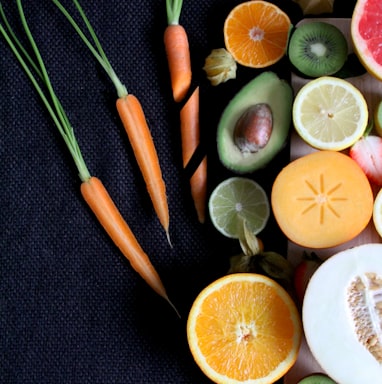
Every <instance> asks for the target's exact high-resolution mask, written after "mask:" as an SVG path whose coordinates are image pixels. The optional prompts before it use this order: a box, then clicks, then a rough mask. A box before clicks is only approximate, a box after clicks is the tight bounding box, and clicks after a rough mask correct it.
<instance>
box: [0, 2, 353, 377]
mask: <svg viewBox="0 0 382 384" xmlns="http://www.w3.org/2000/svg"><path fill="white" fill-rule="evenodd" d="M238 3H239V1H223V0H184V4H183V10H182V14H181V18H180V20H181V23H182V24H183V25H184V27H185V28H186V30H187V33H188V37H189V43H190V50H191V55H192V66H193V85H192V86H193V87H194V86H196V85H200V92H201V107H200V108H201V110H200V124H201V132H202V133H201V135H202V146H201V149H202V150H204V151H205V153H207V156H208V174H209V176H208V177H209V179H208V192H209V193H210V192H211V190H212V189H213V188H214V187H215V186H216V185H217V184H218V183H219V182H220V181H222V180H224V179H225V178H227V177H229V176H233V174H232V173H230V172H229V171H227V170H226V169H224V168H223V167H222V165H221V164H220V162H219V159H218V156H217V153H216V126H217V123H218V121H219V117H220V115H221V113H222V111H223V109H224V107H225V105H226V104H227V102H228V101H229V100H230V99H231V98H232V97H233V96H234V94H235V93H236V92H237V91H238V90H239V89H240V88H241V87H242V86H243V85H244V84H245V83H246V82H248V81H249V80H250V79H252V78H253V77H254V76H255V75H256V74H258V73H259V71H258V70H254V69H248V68H243V67H240V66H239V68H238V73H237V79H235V80H230V81H229V82H227V83H225V84H222V85H219V86H218V87H212V86H211V85H210V84H209V82H208V80H207V79H206V77H205V73H204V71H203V70H202V67H203V65H204V59H205V57H206V56H207V55H208V54H209V53H210V51H211V49H212V48H220V47H222V46H223V44H224V42H223V35H222V25H223V20H224V17H225V16H226V15H227V13H228V11H229V10H230V9H231V8H232V7H233V6H234V5H236V4H238ZM343 3H344V4H341V5H339V6H338V7H337V10H336V11H335V15H338V16H349V15H351V13H350V10H351V8H352V6H353V2H347V1H346V2H343ZM63 4H64V5H65V6H66V7H67V8H68V9H69V10H70V11H71V12H72V14H73V15H74V17H75V19H76V20H80V19H79V18H78V14H77V13H76V11H75V9H74V7H73V4H72V2H71V1H70V0H63ZM81 4H82V6H83V8H84V10H85V12H86V13H87V15H88V17H89V19H90V21H91V23H92V25H93V26H94V28H95V30H96V33H97V34H98V36H99V38H100V40H101V43H102V45H103V48H104V50H105V52H106V54H107V56H108V58H109V60H110V62H111V63H112V65H113V67H114V69H115V72H116V73H117V75H118V76H119V77H120V79H121V81H122V82H123V83H124V84H125V85H126V87H127V90H128V92H130V93H132V94H134V95H136V96H137V97H138V98H139V100H140V101H141V103H142V106H143V109H144V111H145V114H146V118H147V121H148V124H149V126H150V129H151V132H152V135H153V139H154V142H155V144H156V148H157V151H158V155H159V159H160V163H161V166H162V171H163V177H164V180H165V182H166V185H167V195H168V201H169V210H170V222H171V223H170V235H171V240H172V243H173V247H172V248H171V247H170V246H169V244H168V242H167V239H166V236H165V233H164V231H163V229H162V228H161V226H160V224H159V221H158V219H157V218H156V216H155V213H154V211H153V208H152V205H151V202H150V199H149V197H148V194H147V192H146V187H145V185H144V182H143V179H142V176H141V174H140V172H139V170H138V167H137V164H136V161H135V158H134V154H133V152H132V149H131V147H130V145H129V141H128V139H127V136H126V134H125V132H124V129H123V127H122V125H121V122H120V120H119V118H118V115H117V112H116V108H115V101H116V97H117V96H116V92H115V89H114V87H113V84H112V83H111V81H110V80H109V78H108V77H107V76H106V74H105V72H104V71H103V69H102V68H101V67H100V65H99V64H98V63H97V62H96V61H95V59H94V58H93V56H92V55H91V54H90V52H89V51H88V49H87V48H86V47H85V45H84V44H83V42H82V41H81V40H80V38H79V37H78V36H77V35H76V34H75V32H74V30H73V29H72V27H71V26H70V25H69V24H68V22H67V21H66V20H65V19H64V17H63V15H62V14H61V13H60V12H59V11H58V10H57V8H56V7H55V6H54V5H53V3H51V2H50V1H45V0H44V1H41V0H40V1H39V0H33V1H24V10H25V13H26V17H27V20H28V23H29V26H30V29H31V31H32V32H33V34H34V37H35V40H36V42H37V44H38V46H39V48H40V52H41V55H42V56H43V58H44V60H45V63H46V67H47V70H48V72H49V74H50V77H51V80H52V83H53V86H54V88H55V90H56V93H57V94H58V96H59V97H60V99H61V101H62V104H63V106H64V108H65V110H66V111H67V113H68V115H69V118H70V120H71V123H72V125H73V127H74V131H75V134H76V136H77V139H78V142H79V145H80V147H81V150H82V153H83V156H84V159H85V161H86V163H87V165H88V168H89V170H90V172H91V174H92V175H95V176H98V177H99V178H100V179H101V180H102V181H103V183H104V184H105V186H106V188H107V189H108V191H109V192H110V195H111V196H112V198H113V199H114V201H115V203H116V204H117V206H118V207H119V209H120V210H121V212H122V214H123V216H124V217H125V219H126V221H127V222H128V224H129V225H130V227H131V229H132V230H133V232H134V233H135V235H136V237H137V238H138V240H139V242H140V244H141V245H142V247H143V249H144V250H145V251H146V252H147V254H148V255H149V256H150V258H151V261H152V263H153V264H154V266H155V267H156V269H157V270H158V272H159V274H160V276H161V278H162V281H163V283H164V285H165V287H166V289H167V292H168V295H169V297H170V298H171V300H172V301H173V303H174V304H175V305H176V307H177V308H178V310H179V312H180V314H181V318H180V319H179V318H178V317H177V316H176V314H175V312H174V311H173V309H172V308H171V307H170V306H169V305H168V304H167V303H166V301H165V300H163V299H162V298H161V297H159V296H158V295H156V294H155V293H154V292H153V291H152V290H151V289H150V288H149V287H148V285H147V284H146V283H145V282H144V281H143V280H142V279H141V278H140V277H139V276H138V274H137V273H136V272H135V271H134V270H133V269H132V268H131V267H130V264H129V262H128V261H127V260H126V259H125V258H124V257H123V256H122V255H121V253H120V252H119V251H118V249H117V248H116V247H115V245H114V244H113V243H112V241H111V240H110V239H109V238H108V236H107V235H106V234H105V232H104V230H103V229H102V227H101V226H100V225H99V223H98V222H97V220H96V219H95V217H94V216H93V213H92V212H91V211H90V210H89V208H88V207H87V205H86V203H85V202H84V201H83V199H82V197H81V195H80V191H79V187H80V180H79V178H78V175H77V170H76V168H75V166H74V163H73V160H72V158H71V157H70V155H69V152H68V150H67V148H66V146H65V144H64V142H63V140H62V138H61V136H60V135H59V133H58V131H57V129H56V127H55V126H54V124H53V122H52V119H51V117H50V116H49V114H48V113H47V111H46V109H45V108H44V106H43V104H42V102H41V100H40V98H39V97H38V95H37V93H36V92H35V91H34V89H33V87H32V86H31V83H30V82H29V80H28V79H27V77H26V75H25V73H24V72H23V71H22V69H21V68H20V66H19V65H18V63H17V62H16V60H15V58H14V56H13V55H12V53H11V51H10V50H9V49H8V47H7V45H6V44H5V42H4V40H3V39H2V38H0V53H1V54H0V80H1V86H0V127H1V135H0V180H1V192H0V257H1V260H0V382H1V383H4V384H16V383H17V384H29V383H31V384H32V383H33V384H50V383H55V384H61V383H79V384H80V383H81V384H85V383H92V384H96V383H100V384H118V383H121V384H122V383H163V384H165V383H177V384H180V383H185V384H186V383H187V384H191V383H208V382H209V380H208V379H207V377H205V376H204V375H203V373H202V372H201V371H200V369H199V368H198V367H197V365H196V364H195V363H194V361H193V358H192V356H191V354H190V352H189V348H188V344H187V339H186V321H187V315H188V311H189V309H190V307H191V305H192V302H193V300H194V299H195V298H196V296H197V294H198V293H199V292H200V291H201V289H203V288H204V287H205V286H206V285H207V284H209V283H210V282H212V281H213V280H214V279H216V278H218V277H221V276H223V275H224V274H225V273H226V272H227V270H228V268H229V258H230V256H233V255H234V254H236V253H239V252H240V248H239V244H238V242H237V241H236V240H231V239H227V238H224V237H223V236H222V235H220V234H218V233H217V231H216V230H215V229H214V228H213V227H212V225H211V223H210V221H209V218H208V214H207V220H206V223H205V224H203V225H202V224H200V223H199V222H198V221H197V218H196V214H195V210H194V206H193V202H192V199H191V197H190V193H189V180H188V176H189V174H188V173H187V172H185V171H184V170H183V168H182V160H181V146H180V131H179V109H180V106H181V105H177V104H176V103H175V102H174V101H173V100H172V94H171V89H170V82H169V75H168V69H167V61H166V57H165V52H164V46H163V32H164V29H165V27H166V22H167V21H166V11H165V1H164V0H141V1H130V0H124V1H116V0H109V1H97V0H94V1H89V0H82V3H81ZM278 4H279V5H280V6H281V7H283V8H284V9H285V10H286V11H287V12H288V13H289V14H290V16H291V19H292V22H293V23H295V22H297V21H298V20H299V19H301V18H302V14H301V12H300V10H299V8H298V7H297V6H296V4H294V3H293V2H292V1H289V0H283V1H280V2H279V3H278ZM2 5H3V7H4V10H5V12H6V14H7V16H8V18H9V21H10V23H11V24H12V26H13V27H14V29H15V32H16V33H17V34H18V36H20V37H21V39H22V40H23V41H24V42H25V41H26V40H25V37H24V35H22V28H21V25H20V22H19V19H18V13H17V8H16V4H15V1H13V0H12V1H11V0H7V1H2ZM346 12H348V13H346ZM80 24H81V23H80ZM271 69H272V70H274V71H276V72H277V73H279V74H280V76H282V77H284V78H286V79H288V78H289V67H288V64H287V61H286V60H282V61H281V62H280V63H278V64H277V65H275V66H274V67H272V68H271ZM287 161H288V148H287V146H286V148H285V149H284V150H283V151H282V152H281V153H280V154H279V155H278V156H277V158H276V159H275V160H274V161H273V162H272V165H271V166H269V167H267V168H266V169H264V170H261V171H258V172H256V173H254V174H253V175H250V176H249V177H252V178H253V179H254V180H256V181H257V182H259V183H260V184H261V185H262V186H263V187H264V188H265V189H266V190H267V192H268V193H269V192H270V189H271V185H272V181H273V180H274V178H275V176H276V175H277V173H278V172H279V170H280V169H281V167H282V166H283V165H284V164H285V163H286V162H287ZM261 237H262V239H263V241H264V243H265V244H266V245H267V247H268V249H272V250H274V251H279V252H284V253H285V246H286V240H285V238H284V237H283V236H282V235H281V233H280V232H279V230H278V228H277V226H276V225H275V222H274V220H273V218H272V217H271V219H270V222H269V224H268V226H267V228H266V229H265V230H264V232H263V233H262V235H261Z"/></svg>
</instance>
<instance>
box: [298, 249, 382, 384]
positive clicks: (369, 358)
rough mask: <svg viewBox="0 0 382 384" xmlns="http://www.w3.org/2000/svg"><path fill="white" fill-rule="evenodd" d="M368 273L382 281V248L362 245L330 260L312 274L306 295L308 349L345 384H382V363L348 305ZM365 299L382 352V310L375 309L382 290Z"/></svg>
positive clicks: (326, 369) (381, 299)
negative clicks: (363, 337) (366, 343)
mask: <svg viewBox="0 0 382 384" xmlns="http://www.w3.org/2000/svg"><path fill="white" fill-rule="evenodd" d="M367 273H375V274H376V275H377V276H378V277H379V278H380V279H382V244H379V243H378V244H364V245H359V246H356V247H354V248H350V249H348V250H345V251H341V252H339V253H337V254H335V255H334V256H332V257H330V258H329V259H328V260H326V261H325V262H324V263H323V264H322V265H321V266H320V267H319V268H318V269H317V271H316V272H315V273H314V274H313V276H312V278H311V280H310V282H309V284H308V287H307V290H306V293H305V298H304V302H303V309H302V316H303V317H302V319H303V326H304V332H305V336H306V340H307V343H308V346H309V348H310V350H311V352H312V354H313V356H314V357H315V358H316V360H317V362H318V363H319V364H320V365H321V367H322V368H323V370H324V371H325V372H326V373H327V374H328V375H329V376H330V377H331V378H332V379H333V380H335V381H336V382H338V383H342V384H361V383H382V361H378V359H377V358H376V357H375V356H373V354H372V353H371V352H370V350H369V349H368V348H367V347H366V346H364V345H363V344H362V343H361V342H360V341H359V338H358V335H357V333H356V332H355V328H354V324H355V322H354V317H355V315H354V314H352V313H351V310H350V308H351V306H350V305H349V302H348V298H349V294H348V288H349V286H350V285H351V282H353V281H354V280H355V279H356V278H357V276H360V277H361V276H363V278H364V277H365V275H366V274H367ZM381 281H382V280H381ZM353 297H354V296H353ZM364 297H366V298H367V300H368V302H369V303H370V306H368V308H369V309H368V311H369V313H370V314H371V318H373V320H372V324H373V327H374V332H375V334H376V335H377V336H378V337H379V341H378V342H379V343H380V344H379V347H380V348H382V330H381V328H382V313H381V312H382V310H381V309H380V310H379V311H378V310H377V309H376V308H374V305H376V304H377V303H378V302H379V305H381V302H382V287H381V286H379V288H377V289H375V290H374V291H368V292H367V293H366V295H365V296H364ZM381 359H382V357H381Z"/></svg>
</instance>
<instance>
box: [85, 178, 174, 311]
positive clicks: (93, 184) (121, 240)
mask: <svg viewBox="0 0 382 384" xmlns="http://www.w3.org/2000/svg"><path fill="white" fill-rule="evenodd" d="M81 193H82V196H83V198H84V200H85V201H86V202H87V204H88V206H89V207H90V209H91V210H92V211H93V213H94V214H95V216H96V217H97V219H98V221H99V222H100V223H101V224H102V226H103V228H104V229H105V231H106V232H107V234H108V235H109V236H110V238H111V239H113V241H114V244H115V245H116V246H117V247H118V248H119V249H120V250H121V252H122V254H123V255H124V256H126V258H127V259H128V260H129V261H130V264H131V266H132V267H133V268H134V269H135V271H136V272H138V273H139V274H140V275H141V277H142V278H143V279H144V280H145V281H146V282H147V283H148V284H149V286H150V287H151V288H152V289H153V290H154V291H155V292H156V293H157V294H158V295H160V296H162V297H163V298H164V299H166V300H167V301H168V302H169V303H170V305H171V306H172V307H173V308H174V309H175V307H174V305H173V304H172V303H171V301H170V299H169V298H168V296H167V293H166V290H165V288H164V286H163V284H162V281H161V279H160V277H159V275H158V272H157V271H156V270H155V268H154V266H153V265H152V264H151V262H150V259H149V257H148V256H147V254H146V253H145V252H144V251H143V249H142V248H141V246H140V245H139V243H138V241H137V239H136V237H135V236H134V234H133V232H132V231H131V229H130V227H129V226H128V225H127V223H126V221H125V220H124V219H123V217H122V216H121V214H120V212H119V210H118V209H117V207H116V206H115V204H114V202H113V200H112V198H111V197H110V195H109V193H108V192H107V190H106V188H105V187H104V185H103V183H102V182H101V180H99V179H98V178H97V177H95V176H92V177H90V178H89V179H86V180H85V181H83V182H82V184H81ZM175 310H176V309H175Z"/></svg>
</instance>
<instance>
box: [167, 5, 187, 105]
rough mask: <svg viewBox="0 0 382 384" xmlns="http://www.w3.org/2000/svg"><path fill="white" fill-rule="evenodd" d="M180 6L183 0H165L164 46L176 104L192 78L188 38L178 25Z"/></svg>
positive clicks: (184, 94) (185, 92)
mask: <svg viewBox="0 0 382 384" xmlns="http://www.w3.org/2000/svg"><path fill="white" fill-rule="evenodd" d="M182 5H183V0H166V12H167V24H168V25H167V27H166V29H165V31H164V46H165V50H166V55H167V62H168V67H169V72H170V79H171V86H172V92H173V97H174V100H175V101H176V102H179V101H181V100H183V99H184V97H185V96H186V94H187V92H188V90H189V88H190V85H191V78H192V71H191V58H190V47H189V44H188V37H187V33H186V31H185V29H184V27H183V26H182V25H181V24H179V18H180V13H181V9H182Z"/></svg>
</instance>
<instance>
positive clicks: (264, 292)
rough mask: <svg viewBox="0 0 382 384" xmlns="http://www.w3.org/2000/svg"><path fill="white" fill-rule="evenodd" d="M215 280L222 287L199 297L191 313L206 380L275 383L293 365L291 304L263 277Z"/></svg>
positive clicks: (296, 335)
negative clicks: (223, 282) (208, 378)
mask: <svg viewBox="0 0 382 384" xmlns="http://www.w3.org/2000/svg"><path fill="white" fill-rule="evenodd" d="M246 276H248V277H246ZM220 280H221V281H223V280H225V281H227V282H226V283H225V284H223V285H221V286H217V287H216V288H215V289H213V290H212V291H210V292H209V293H208V294H207V295H204V294H203V293H202V294H201V295H200V296H203V297H202V298H200V297H198V298H197V299H196V301H195V303H194V305H193V308H192V309H191V312H190V318H189V321H188V338H189V343H190V347H191V351H192V352H193V355H194V358H195V360H196V361H197V362H198V364H199V365H200V367H201V369H202V370H203V371H204V372H205V373H206V374H207V375H211V372H213V373H212V376H210V377H211V378H212V379H213V380H214V381H215V380H216V381H215V382H219V383H223V382H224V383H231V382H241V381H243V382H246V381H247V380H248V381H249V380H264V381H261V382H264V383H266V382H269V383H272V382H274V381H276V380H277V379H278V378H280V377H282V376H283V375H284V374H285V372H286V371H287V370H288V369H289V368H290V367H291V366H292V364H293V363H294V362H295V360H296V358H297V353H298V349H299V345H300V340H301V332H302V328H301V322H300V318H299V313H298V311H297V309H296V307H295V304H294V302H293V300H292V299H291V298H290V297H289V295H288V294H286V292H285V291H284V290H283V288H281V287H280V286H279V285H278V284H277V283H275V282H274V281H272V280H271V279H269V278H267V277H265V276H261V275H256V274H246V273H240V274H236V275H235V274H233V275H227V276H225V277H223V278H222V279H220ZM212 285H214V283H213V284H212ZM208 289H209V287H207V290H208ZM194 312H196V314H195V313H194ZM190 319H191V321H190ZM190 323H191V325H190ZM190 327H191V329H190ZM216 373H217V375H218V377H219V378H216V376H214V374H216ZM222 377H224V379H222ZM267 380H268V381H267Z"/></svg>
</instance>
